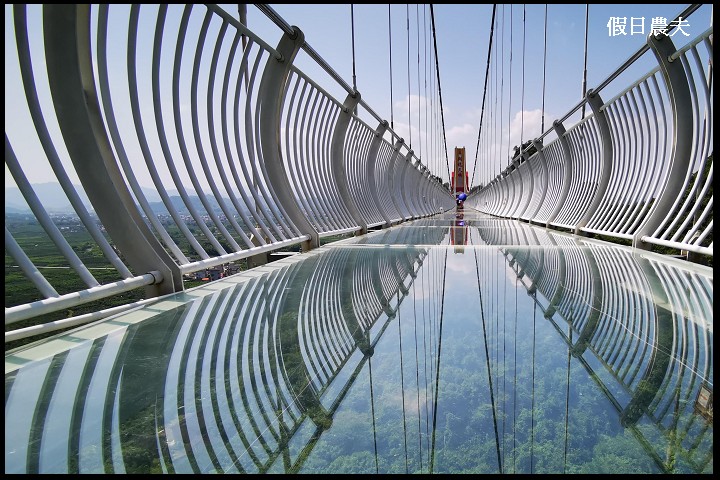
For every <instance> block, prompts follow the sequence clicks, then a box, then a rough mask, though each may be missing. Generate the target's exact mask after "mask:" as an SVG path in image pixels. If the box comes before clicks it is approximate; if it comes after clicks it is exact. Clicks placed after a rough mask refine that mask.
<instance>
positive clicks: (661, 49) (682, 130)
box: [633, 35, 694, 250]
mask: <svg viewBox="0 0 720 480" xmlns="http://www.w3.org/2000/svg"><path fill="white" fill-rule="evenodd" d="M648 45H649V46H650V49H651V50H652V51H653V53H654V54H655V58H657V61H658V63H659V64H660V71H661V72H662V76H663V78H664V79H665V85H666V86H667V92H668V97H669V99H670V106H671V108H672V113H673V119H672V124H673V127H674V130H673V142H672V154H671V156H670V159H671V160H670V161H671V166H670V170H669V172H668V175H667V180H666V183H665V187H664V188H663V189H662V190H661V192H662V193H661V194H660V196H659V197H658V198H656V199H655V203H654V204H653V207H652V208H653V209H652V213H651V214H650V215H649V216H648V219H647V220H646V222H645V224H644V225H642V226H641V227H640V228H639V229H638V231H637V232H636V233H635V236H634V237H633V247H635V248H641V249H644V250H649V249H650V246H651V245H650V244H649V243H646V242H644V241H643V240H642V238H643V237H644V236H649V235H652V234H653V233H654V231H655V229H656V228H657V227H659V226H660V224H661V223H662V221H663V219H664V218H665V217H666V216H667V214H668V211H669V210H670V208H672V205H673V203H674V202H675V200H676V199H677V198H678V197H679V196H680V195H682V189H683V185H684V178H685V174H686V173H687V171H688V169H689V168H690V160H691V153H692V147H693V145H692V143H693V129H694V121H693V101H692V97H691V95H690V87H689V85H688V78H687V75H686V73H685V69H684V68H683V66H682V62H679V61H671V60H670V56H671V55H672V54H674V53H675V52H676V49H675V45H673V42H672V40H671V39H670V37H668V36H667V35H659V36H658V37H655V36H653V35H649V36H648Z"/></svg>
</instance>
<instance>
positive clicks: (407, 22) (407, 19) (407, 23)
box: [405, 3, 412, 150]
mask: <svg viewBox="0 0 720 480" xmlns="http://www.w3.org/2000/svg"><path fill="white" fill-rule="evenodd" d="M405 26H406V27H407V83H408V131H409V135H410V139H409V143H408V146H409V147H410V150H412V116H411V115H410V103H411V102H410V97H411V94H412V92H411V90H410V4H409V3H406V4H405Z"/></svg>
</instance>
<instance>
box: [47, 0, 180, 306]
mask: <svg viewBox="0 0 720 480" xmlns="http://www.w3.org/2000/svg"><path fill="white" fill-rule="evenodd" d="M43 24H44V32H45V50H46V56H45V58H46V59H47V69H48V79H49V84H50V94H51V95H52V99H53V103H54V105H55V112H56V115H57V119H58V124H59V126H60V131H61V132H62V135H63V139H64V140H65V145H66V146H67V151H68V153H69V154H70V159H71V161H72V162H73V165H74V166H75V171H76V172H77V175H78V177H79V178H80V182H81V183H82V186H83V188H84V189H85V193H87V196H88V198H89V199H90V202H91V203H92V205H93V208H94V209H95V213H96V214H97V215H98V217H99V218H100V221H101V222H102V223H103V226H104V227H105V229H106V230H107V232H108V234H109V236H110V238H112V240H113V242H114V244H115V245H116V247H117V248H118V250H119V251H120V252H122V254H123V256H125V257H126V258H127V260H128V263H129V264H130V265H131V267H132V268H133V270H135V271H136V272H141V273H146V272H150V271H153V270H156V271H159V272H160V273H161V275H162V277H163V280H162V281H161V282H159V283H157V284H154V285H151V286H149V287H147V288H146V295H148V296H158V295H161V294H166V293H172V292H176V291H182V290H183V283H182V275H181V273H180V269H179V267H178V266H177V264H176V263H175V262H174V261H173V259H172V258H171V257H170V255H169V254H168V253H167V252H166V251H165V249H164V248H163V246H162V245H161V244H160V242H158V240H157V239H156V238H155V236H154V235H153V233H152V231H151V230H150V229H149V227H148V226H147V225H146V223H145V221H144V219H143V218H142V216H141V214H140V212H139V211H138V208H137V206H136V205H135V202H134V200H133V198H132V196H131V194H130V192H129V190H128V188H127V185H126V184H125V179H124V177H123V175H122V172H121V171H120V168H119V167H118V164H117V159H116V158H115V155H114V153H113V149H112V146H111V144H110V140H109V138H108V134H107V131H106V130H105V124H104V122H103V118H102V114H101V113H100V112H101V109H100V103H99V101H98V94H97V91H96V87H95V80H94V78H93V65H92V59H91V53H90V52H91V48H90V44H91V42H90V6H89V5H72V4H71V5H55V4H49V5H45V6H44V7H43Z"/></svg>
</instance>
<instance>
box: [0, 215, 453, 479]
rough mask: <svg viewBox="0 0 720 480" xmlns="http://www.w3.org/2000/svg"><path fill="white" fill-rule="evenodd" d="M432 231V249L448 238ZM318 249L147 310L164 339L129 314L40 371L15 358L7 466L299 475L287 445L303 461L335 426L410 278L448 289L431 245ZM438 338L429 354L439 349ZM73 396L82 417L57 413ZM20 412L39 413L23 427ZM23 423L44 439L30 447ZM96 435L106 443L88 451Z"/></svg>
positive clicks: (93, 329)
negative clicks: (150, 357)
mask: <svg viewBox="0 0 720 480" xmlns="http://www.w3.org/2000/svg"><path fill="white" fill-rule="evenodd" d="M388 232H392V230H389V231H388ZM400 232H401V234H402V230H401V231H400ZM407 233H408V232H407V231H405V234H407ZM433 234H434V238H432V239H431V241H432V242H439V241H440V240H441V238H442V236H443V235H444V234H445V232H444V231H441V230H440V229H438V230H437V231H436V232H433ZM324 248H325V249H326V250H325V251H324V252H322V254H317V255H313V254H312V253H310V255H309V258H307V259H305V260H304V261H297V258H289V259H284V260H280V261H279V262H278V264H277V267H276V268H268V269H267V270H265V271H264V272H262V273H259V274H254V275H252V274H250V273H246V274H240V275H237V276H235V277H233V278H231V279H227V280H225V281H223V282H222V285H221V286H219V287H218V288H201V289H196V290H194V291H192V292H187V293H178V294H176V295H172V296H168V297H167V298H165V299H161V300H159V301H158V302H157V304H156V305H155V306H154V308H153V310H154V312H153V314H152V315H156V316H157V317H158V318H160V319H162V320H161V324H162V325H165V327H163V328H161V335H163V338H162V339H158V332H157V331H154V330H153V325H154V326H155V327H157V326H158V325H159V324H158V323H157V322H137V323H134V322H133V320H132V314H131V315H130V317H128V318H127V319H126V320H122V321H118V322H117V323H114V324H113V325H112V327H110V330H111V333H110V334H108V333H109V331H108V329H106V328H104V327H102V326H100V325H94V326H93V325H91V326H88V327H87V330H85V333H83V334H82V335H83V336H85V337H87V338H92V336H93V335H97V337H96V338H95V339H96V340H99V339H103V338H104V339H105V340H104V341H91V342H89V343H88V344H87V345H86V346H85V347H81V348H79V349H78V350H77V351H75V352H73V353H70V354H68V352H67V351H59V350H54V351H52V352H48V353H49V357H48V358H47V359H46V361H42V362H41V363H42V365H41V366H40V368H38V369H36V368H29V369H27V368H24V367H25V366H27V365H23V363H24V362H23V360H22V358H23V356H22V355H18V356H13V357H12V358H11V360H10V362H11V363H12V364H13V365H14V366H16V367H17V368H16V369H14V370H13V372H12V373H11V374H10V376H11V377H12V379H11V380H9V383H8V384H7V395H8V400H7V406H6V409H7V412H8V417H7V418H8V422H10V423H9V424H8V428H12V429H13V431H15V432H17V434H18V436H17V438H16V442H15V446H14V447H13V450H12V452H11V453H9V454H8V456H7V458H6V471H7V472H15V473H20V472H25V473H29V472H32V471H36V472H40V473H47V472H51V471H52V472H66V473H89V472H105V473H137V472H139V471H144V472H155V473H160V472H162V473H208V472H225V473H267V472H272V471H275V470H274V469H273V465H276V463H277V462H278V461H279V462H280V463H281V464H284V465H285V467H284V469H285V471H286V472H287V473H297V472H298V471H300V469H301V467H302V466H303V463H304V462H305V461H306V459H307V457H308V455H307V454H305V455H293V457H294V459H293V460H292V461H291V462H290V463H289V464H287V463H284V462H283V458H284V456H287V455H289V453H288V452H289V449H290V450H292V451H293V452H296V450H295V446H299V447H300V450H302V451H305V452H306V453H309V452H311V451H312V450H313V449H314V448H315V446H316V444H317V439H318V438H319V437H320V435H321V434H322V432H324V431H325V430H327V429H328V428H330V426H331V425H332V421H333V417H335V414H336V411H337V410H338V409H339V407H340V405H341V404H342V401H343V399H344V397H345V396H346V394H347V392H348V390H349V388H350V387H352V386H353V384H354V383H355V382H356V380H357V373H358V372H359V371H361V370H362V369H363V368H365V367H366V363H367V362H369V361H371V358H372V356H373V353H374V347H375V345H376V344H377V343H378V342H380V340H381V339H382V338H383V337H384V336H386V335H385V334H386V331H387V329H388V327H389V326H390V325H395V324H396V323H397V322H399V321H400V319H399V316H400V312H399V310H400V307H401V304H402V303H403V302H404V301H405V300H406V299H407V298H408V295H409V289H410V288H411V287H412V285H413V283H414V282H415V281H416V277H418V275H422V279H423V280H424V281H430V280H432V281H434V282H435V283H438V284H439V282H441V281H443V280H444V278H443V270H442V269H441V268H440V262H434V264H433V266H434V268H432V267H431V266H429V262H427V263H425V264H423V260H424V259H426V257H427V256H428V250H427V249H426V248H408V249H388V250H384V251H383V252H382V254H380V255H378V254H377V252H373V251H371V250H370V249H341V248H334V247H324ZM319 251H320V250H315V252H319ZM280 263H284V265H282V266H281V265H280ZM410 295H411V294H410ZM350 298H352V299H353V301H349V300H348V299H350ZM356 298H357V299H361V300H360V301H357V302H356V301H355V299H356ZM410 300H411V301H414V297H413V296H412V295H411V298H410ZM406 310H407V309H406ZM435 310H437V309H435ZM211 311H212V312H214V314H212V315H210V314H209V312H211ZM137 313H138V314H139V316H140V317H144V316H145V315H144V314H142V313H141V312H137ZM434 314H435V315H437V312H436V311H435V312H434ZM428 315H430V312H428ZM435 320H437V319H435ZM434 342H435V343H432V344H429V345H428V346H427V348H428V349H429V350H430V351H437V349H438V346H437V342H438V340H437V339H436V340H435V341H434ZM65 345H66V346H67V345H68V344H65ZM279 345H282V348H281V349H280V348H279ZM148 348H150V349H151V350H152V351H153V352H157V351H161V350H162V351H163V354H162V355H161V357H162V360H160V364H159V365H156V366H154V367H150V368H148V365H147V364H146V363H145V360H146V355H145V353H146V352H147V349H148ZM62 349H63V347H60V350H62ZM211 357H212V358H211ZM216 358H221V359H224V360H223V361H220V362H216V361H215V359H216ZM50 363H53V364H54V365H55V367H53V368H47V367H48V365H49V364H50ZM216 363H217V364H216ZM184 365H187V366H188V367H187V368H185V366H184ZM211 371H212V372H213V373H212V374H211V375H210V376H208V374H209V373H210V372H211ZM56 374H59V377H56ZM136 375H140V376H142V378H144V379H146V381H142V382H141V384H138V385H134V386H131V385H130V384H129V383H128V382H127V378H129V377H134V376H136ZM210 377H213V378H212V379H211V378H210ZM57 378H59V379H60V381H55V380H57ZM123 378H124V379H125V380H122V379H123ZM42 385H44V386H45V387H46V388H35V387H40V386H42ZM48 392H50V395H49V397H48V398H43V395H44V394H46V393H48ZM199 392H201V393H199ZM196 395H197V401H196ZM200 397H202V398H200ZM72 398H76V399H81V402H82V404H83V408H80V409H78V414H77V415H68V414H67V408H58V407H59V406H60V405H66V406H67V402H68V401H71V399H72ZM158 399H160V402H158V401H157V400H158ZM71 403H72V401H71ZM28 408H29V409H30V410H33V411H34V410H36V409H37V410H38V411H41V412H42V414H41V415H35V416H31V417H33V418H32V419H31V418H30V417H28V416H27V415H26V414H25V413H26V412H27V409H28ZM71 417H72V418H71ZM21 418H24V419H25V420H20V419H21ZM148 418H153V419H154V420H153V421H151V422H149V423H148V422H147V421H146V420H147V419H148ZM102 419H105V420H107V421H108V422H109V424H112V428H110V429H108V428H106V427H107V425H108V423H106V422H105V420H102ZM26 420H27V421H29V422H30V423H31V424H32V427H31V428H32V429H33V430H34V429H37V432H39V434H38V436H37V438H36V439H35V440H37V442H36V441H35V440H33V438H34V436H33V435H30V434H29V433H28V432H29V430H26V428H25V427H27V426H29V425H30V424H29V423H27V422H26ZM14 421H18V422H19V423H15V424H13V425H11V423H12V422H14ZM155 421H159V422H160V423H158V424H156V423H155ZM148 427H150V428H151V430H152V432H151V431H150V430H146V428H148ZM130 430H133V431H136V432H137V431H141V430H142V431H143V432H144V433H143V435H149V437H147V438H150V439H152V442H151V443H152V444H153V446H157V448H152V447H151V448H140V449H138V448H137V447H136V445H137V444H136V443H135V442H136V441H137V440H138V437H136V436H134V435H132V434H131V435H129V436H128V435H126V433H127V432H128V431H130ZM26 433H27V434H26ZM98 438H102V439H103V441H107V442H108V443H107V444H108V445H112V447H110V448H109V449H103V448H99V449H98V448H91V445H90V443H88V442H93V441H95V439H98ZM187 438H192V439H198V438H202V440H201V441H199V442H198V441H196V440H192V441H189V442H186V441H185V440H184V439H187ZM290 439H292V440H293V442H292V443H291V442H289V440H290ZM33 444H35V445H33ZM146 447H147V445H146ZM288 458H289V457H288Z"/></svg>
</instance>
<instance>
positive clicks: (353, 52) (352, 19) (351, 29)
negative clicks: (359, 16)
mask: <svg viewBox="0 0 720 480" xmlns="http://www.w3.org/2000/svg"><path fill="white" fill-rule="evenodd" d="M350 32H351V38H352V70H353V90H355V91H356V92H357V77H356V76H355V14H354V9H353V4H352V3H351V4H350ZM355 108H357V105H356V107H355Z"/></svg>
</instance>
